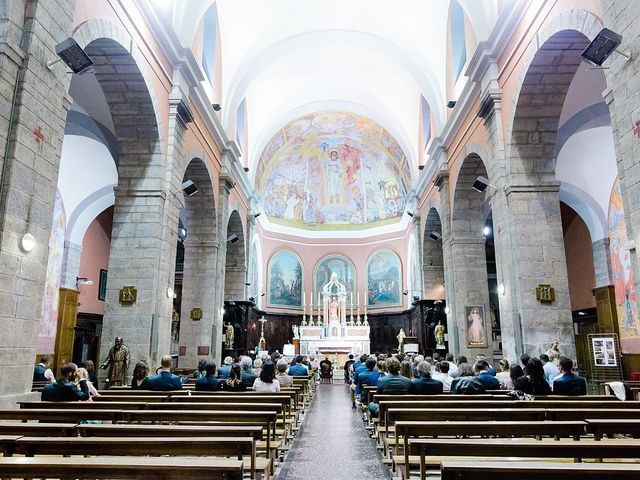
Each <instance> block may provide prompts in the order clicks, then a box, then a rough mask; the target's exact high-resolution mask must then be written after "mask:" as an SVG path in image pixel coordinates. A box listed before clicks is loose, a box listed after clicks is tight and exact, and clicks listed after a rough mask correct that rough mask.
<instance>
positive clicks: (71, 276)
mask: <svg viewBox="0 0 640 480" xmlns="http://www.w3.org/2000/svg"><path fill="white" fill-rule="evenodd" d="M81 257H82V245H78V244H77V243H74V242H70V241H68V240H65V242H64V257H63V259H62V279H61V281H60V286H62V287H65V288H72V289H74V290H76V289H77V287H78V285H77V282H76V279H77V278H78V275H79V273H80V258H81Z"/></svg>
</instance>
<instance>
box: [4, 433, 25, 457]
mask: <svg viewBox="0 0 640 480" xmlns="http://www.w3.org/2000/svg"><path fill="white" fill-rule="evenodd" d="M19 438H20V435H0V453H1V454H2V455H7V456H10V455H12V454H13V452H14V450H15V443H16V441H17V440H18V439H19Z"/></svg>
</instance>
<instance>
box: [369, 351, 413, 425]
mask: <svg viewBox="0 0 640 480" xmlns="http://www.w3.org/2000/svg"><path fill="white" fill-rule="evenodd" d="M385 366H386V367H387V372H388V373H387V375H385V376H384V377H381V378H380V380H378V389H377V390H376V391H377V393H388V394H394V395H395V394H398V395H401V394H403V393H409V387H410V386H411V380H409V379H408V378H407V377H405V376H402V375H400V373H398V372H400V360H398V359H397V358H396V357H389V358H387V361H386V362H385ZM379 411H380V406H379V405H378V404H377V403H374V402H371V403H370V404H369V412H371V415H373V416H374V417H377V416H378V413H379Z"/></svg>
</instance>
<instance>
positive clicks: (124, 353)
mask: <svg viewBox="0 0 640 480" xmlns="http://www.w3.org/2000/svg"><path fill="white" fill-rule="evenodd" d="M129 361H130V357H129V347H127V346H126V345H125V344H124V340H123V339H122V337H116V339H115V343H114V345H113V347H111V349H110V350H109V355H107V359H106V360H105V361H104V363H103V364H102V366H101V367H100V368H102V369H103V370H106V368H107V367H109V373H108V374H107V385H109V386H110V387H111V386H114V385H126V383H127V382H126V377H127V369H128V368H129Z"/></svg>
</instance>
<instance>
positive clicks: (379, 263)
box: [367, 250, 402, 308]
mask: <svg viewBox="0 0 640 480" xmlns="http://www.w3.org/2000/svg"><path fill="white" fill-rule="evenodd" d="M401 278H402V267H401V265H400V258H399V257H398V255H397V254H396V253H395V252H393V251H392V250H379V251H377V252H375V253H374V254H373V255H371V257H370V258H369V262H368V263H367V308H383V307H397V306H400V305H402V302H401V301H400V293H401V292H400V290H401V285H402V283H401Z"/></svg>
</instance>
